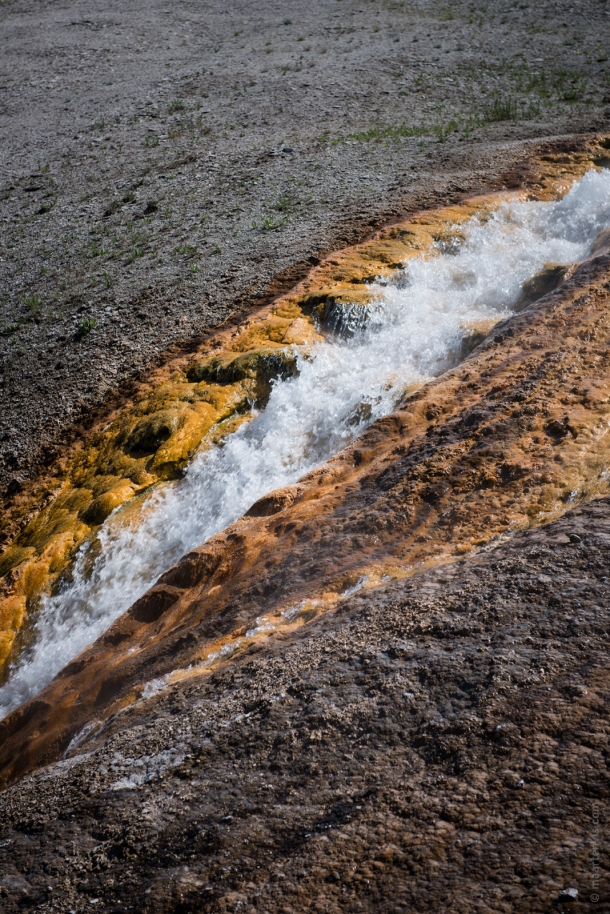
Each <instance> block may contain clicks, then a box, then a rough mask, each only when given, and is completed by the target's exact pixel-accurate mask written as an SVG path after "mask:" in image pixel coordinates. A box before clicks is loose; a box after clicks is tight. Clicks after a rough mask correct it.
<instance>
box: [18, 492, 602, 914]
mask: <svg viewBox="0 0 610 914" xmlns="http://www.w3.org/2000/svg"><path fill="white" fill-rule="evenodd" d="M609 543H610V502H609V500H608V499H601V500H599V501H596V502H593V503H591V504H589V505H587V506H584V507H581V508H578V509H575V510H574V511H572V512H570V513H569V514H567V515H566V516H565V517H563V518H562V519H561V520H559V521H557V522H555V523H553V524H551V525H548V526H546V527H543V528H540V529H535V530H530V531H527V532H525V533H522V534H519V535H517V536H515V537H514V538H512V539H510V540H508V541H507V542H504V543H501V544H499V545H498V546H496V547H495V548H492V549H488V550H486V551H484V552H482V553H480V554H478V555H476V556H471V557H469V558H467V559H463V560H459V561H457V562H455V563H450V564H446V565H442V566H438V567H436V568H434V569H431V570H429V571H427V572H425V571H424V572H421V573H419V574H417V575H415V576H414V577H413V578H411V579H409V580H407V581H402V582H394V583H391V584H387V585H385V586H382V587H380V588H377V589H375V590H372V591H368V592H363V593H360V594H357V595H355V596H353V597H351V598H349V599H348V600H346V601H345V602H344V603H343V604H342V605H341V606H340V608H339V609H338V610H337V611H336V612H334V613H329V614H326V615H323V616H320V617H319V618H318V619H316V620H314V621H313V622H311V623H310V624H309V625H308V626H305V627H303V628H302V629H300V631H298V632H295V633H292V634H291V635H289V636H283V637H281V638H279V639H278V638H276V639H274V640H271V641H269V642H268V643H267V644H265V645H256V646H254V647H253V648H252V649H251V650H250V651H249V652H247V653H246V654H244V655H243V656H241V657H240V658H238V659H237V660H235V661H234V662H233V663H231V664H230V665H226V666H224V667H221V668H219V669H218V670H216V671H215V672H213V673H212V674H211V675H209V676H203V677H198V678H196V679H195V680H187V681H183V682H180V683H177V684H175V685H173V686H169V687H167V688H166V689H165V690H163V691H161V692H159V693H158V694H157V695H154V694H153V695H152V697H150V698H149V699H148V700H143V701H141V702H140V703H139V704H138V705H137V706H135V707H133V708H131V709H129V710H126V711H125V712H124V713H123V714H121V715H118V716H117V717H116V718H114V719H113V720H112V721H110V722H109V723H108V724H107V725H106V727H105V729H104V730H103V731H102V732H101V733H99V734H96V727H95V725H93V726H92V727H90V728H89V729H88V730H87V731H85V732H84V733H83V734H82V735H81V743H80V745H79V746H77V747H75V748H73V749H71V750H70V751H69V752H68V754H67V756H66V758H65V760H64V761H61V762H59V763H58V764H56V765H54V766H51V767H50V768H46V769H43V770H41V771H39V772H38V773H37V774H34V775H31V776H30V777H28V778H27V779H25V780H23V781H22V782H21V783H20V784H18V785H17V786H15V787H13V788H10V789H8V790H7V791H5V792H4V793H3V794H2V804H1V807H0V823H1V826H0V827H1V840H0V860H1V861H2V864H1V873H2V875H1V876H0V897H1V898H2V908H3V910H6V911H7V912H13V911H15V912H16V911H20V910H34V909H36V910H38V909H41V910H49V911H51V910H56V911H65V912H68V911H84V910H91V905H92V904H95V905H96V909H97V910H103V911H113V912H119V911H128V910H134V911H142V912H176V911H184V912H190V911H192V912H199V911H210V912H217V911H218V912H220V911H223V912H224V911H261V910H263V911H278V912H279V911H282V912H285V911H295V912H296V911H299V912H301V911H392V912H395V911H403V910H404V911H405V912H406V911H421V912H426V914H429V912H430V911H439V910H445V909H450V910H452V911H456V912H464V914H471V912H481V914H483V912H490V911H493V912H502V914H509V912H515V914H516V912H535V914H541V912H549V914H550V912H556V911H559V912H560V911H568V910H573V909H575V908H576V905H575V903H574V891H576V892H578V896H577V897H578V910H584V911H588V910H591V911H593V910H601V909H602V904H603V903H604V899H607V897H608V890H609V888H610V886H609V885H608V881H607V880H608V873H607V870H606V866H605V863H603V861H604V859H605V852H604V849H603V848H604V847H605V841H606V837H605V836H604V835H605V833H604V828H603V826H602V828H601V834H602V837H601V839H599V838H598V837H594V831H593V822H594V817H595V816H599V815H600V810H601V816H602V821H603V822H605V818H604V816H605V812H604V810H605V809H606V808H607V802H608V745H607V735H606V726H605V715H604V709H605V708H607V702H608V698H609V695H608V689H609V686H610V675H609V670H608V625H607V604H608V594H609V587H610V584H609V580H610V565H609V562H608V544H609ZM598 840H601V842H602V845H603V846H601V860H602V867H601V872H600V876H599V877H598V880H597V887H596V888H595V889H593V888H592V882H591V879H592V876H591V872H592V870H591V854H592V852H593V851H594V850H595V847H596V846H597V845H596V843H595V842H596V841H598ZM595 894H596V895H598V896H599V897H600V899H601V902H602V904H597V903H596V902H594V901H593V902H592V901H591V900H590V899H591V895H595ZM94 899H97V900H96V901H95V902H94Z"/></svg>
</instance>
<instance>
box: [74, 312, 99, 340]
mask: <svg viewBox="0 0 610 914" xmlns="http://www.w3.org/2000/svg"><path fill="white" fill-rule="evenodd" d="M94 327H97V321H96V320H95V318H93V317H82V318H81V319H80V321H79V324H78V330H79V333H80V334H81V336H86V335H87V334H88V333H91V331H92V330H93V329H94Z"/></svg>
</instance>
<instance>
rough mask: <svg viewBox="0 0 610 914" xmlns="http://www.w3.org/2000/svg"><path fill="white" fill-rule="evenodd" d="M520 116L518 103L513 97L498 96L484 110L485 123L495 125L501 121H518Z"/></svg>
mask: <svg viewBox="0 0 610 914" xmlns="http://www.w3.org/2000/svg"><path fill="white" fill-rule="evenodd" d="M518 116H519V109H518V106H517V102H516V100H515V99H514V98H512V96H510V95H508V96H502V97H501V96H497V97H496V98H494V100H493V101H492V103H491V105H488V106H487V107H486V108H484V109H483V117H482V120H483V122H484V123H488V124H494V123H497V122H499V121H516V120H517V118H518Z"/></svg>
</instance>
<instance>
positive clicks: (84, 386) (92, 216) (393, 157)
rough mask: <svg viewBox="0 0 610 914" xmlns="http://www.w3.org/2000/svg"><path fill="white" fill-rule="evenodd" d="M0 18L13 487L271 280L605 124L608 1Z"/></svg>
mask: <svg viewBox="0 0 610 914" xmlns="http://www.w3.org/2000/svg"><path fill="white" fill-rule="evenodd" d="M2 19H3V27H2V36H1V39H0V40H1V41H2V55H1V60H0V70H1V75H0V124H1V128H2V132H3V142H2V148H1V150H0V222H1V223H2V225H3V229H4V230H3V232H2V238H1V240H0V263H1V268H2V271H1V273H0V483H1V485H2V488H3V490H4V491H6V488H7V487H8V488H9V492H14V491H15V490H16V489H18V488H19V486H20V485H22V484H23V483H24V481H25V480H27V478H28V477H29V476H31V475H32V474H35V472H36V470H37V468H38V467H39V466H40V463H41V462H43V463H50V462H52V461H53V460H54V458H55V456H56V455H57V453H58V452H59V451H60V450H61V446H62V444H63V443H65V441H66V439H67V437H69V436H70V434H73V433H74V427H75V423H77V422H78V421H79V420H81V419H82V418H83V417H86V416H88V415H90V414H91V410H92V408H93V407H94V406H99V405H100V404H103V403H104V402H108V400H109V398H110V396H111V394H112V392H113V391H115V390H116V388H117V387H120V386H121V385H124V384H126V383H128V382H129V379H133V378H134V377H137V376H138V375H139V374H140V373H142V372H145V371H146V368H147V367H148V366H150V365H151V364H152V363H154V362H156V361H158V360H159V359H162V358H163V354H164V353H165V352H166V350H167V349H168V347H170V346H172V345H175V346H182V345H186V346H188V345H189V341H191V340H192V339H193V338H194V337H197V336H200V335H201V334H202V333H204V332H205V331H207V330H208V329H209V328H211V327H213V326H216V325H217V324H218V323H219V322H222V321H223V320H225V319H226V318H227V317H228V316H229V315H230V314H231V313H234V312H236V311H239V310H243V309H245V308H248V307H249V306H251V305H252V304H253V303H254V302H256V301H257V300H260V296H261V295H264V294H265V292H266V291H267V290H268V289H269V287H270V284H271V288H272V290H273V289H274V288H278V287H279V286H278V282H277V277H278V275H279V274H282V272H283V271H287V270H288V271H289V273H288V277H287V280H286V281H287V282H289V281H290V280H291V278H293V277H294V276H295V275H297V274H298V272H299V269H301V270H302V269H304V268H305V267H306V266H307V265H308V264H309V262H310V261H311V259H312V258H315V257H316V256H317V255H318V254H319V253H320V251H322V250H328V249H332V248H333V247H336V246H338V245H340V244H342V243H345V242H346V241H348V240H355V239H356V238H358V237H362V236H363V235H365V234H366V232H367V231H368V229H369V228H370V226H371V225H374V224H378V223H379V222H382V221H383V220H385V219H387V218H389V217H391V216H393V215H394V214H396V213H399V212H405V211H408V210H409V209H410V208H412V207H414V206H418V205H421V204H424V203H432V202H434V201H440V200H444V199H446V198H447V195H448V194H450V193H455V192H458V191H462V190H469V189H471V188H473V187H476V186H478V185H480V184H482V183H486V182H487V181H488V180H489V179H490V177H492V176H493V175H494V174H499V173H502V171H503V170H504V169H505V168H506V167H507V166H508V165H510V164H511V163H512V162H513V161H514V159H515V158H516V157H517V156H518V155H521V154H522V151H523V148H522V146H521V145H520V143H521V141H523V140H527V139H531V138H536V137H548V136H552V135H560V134H566V133H574V132H589V131H595V130H603V129H604V126H607V125H608V123H609V122H610V109H609V107H608V104H609V101H610V64H609V63H608V52H607V48H608V46H609V32H610V9H609V8H608V4H607V3H606V2H599V0H584V2H580V3H578V4H572V3H571V2H567V0H566V2H558V3H550V2H549V3H536V4H529V5H528V4H527V3H520V4H518V5H517V4H513V3H508V2H485V3H483V2H466V0H460V2H456V3H451V4H443V3H440V2H439V3H423V2H422V3H415V2H413V3H409V4H406V3H402V2H394V0H383V2H382V0H379V2H371V0H357V2H356V0H314V2H311V3H307V4H303V3H299V2H296V0H291V2H281V3H280V2H272V0H269V2H265V3H264V4H262V5H261V4H251V3H244V2H243V0H230V2H228V3H216V2H208V3H206V4H204V5H202V4H198V3H193V2H185V3H181V4H179V5H173V6H169V7H168V6H167V4H165V3H161V2H156V0H153V2H148V3H146V4H140V5H138V4H136V5H134V4H130V5H129V7H128V8H127V7H124V6H123V5H121V4H116V3H114V4H110V3H108V2H107V0H78V2H76V3H70V4H63V3H57V2H50V0H42V2H39V3H36V4H32V3H28V2H27V0H8V2H7V0H4V2H3V3H2ZM298 265H301V267H300V268H299V266H298ZM291 268H292V272H290V270H291ZM274 278H276V283H275V285H273V283H272V281H273V280H274Z"/></svg>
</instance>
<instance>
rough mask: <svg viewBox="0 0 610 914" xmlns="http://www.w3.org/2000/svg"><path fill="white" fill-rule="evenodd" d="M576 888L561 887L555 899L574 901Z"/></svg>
mask: <svg viewBox="0 0 610 914" xmlns="http://www.w3.org/2000/svg"><path fill="white" fill-rule="evenodd" d="M577 898H578V889H562V890H561V892H560V893H559V895H558V896H557V901H576V899H577Z"/></svg>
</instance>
